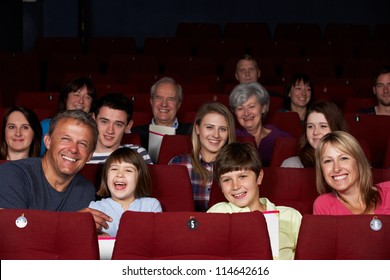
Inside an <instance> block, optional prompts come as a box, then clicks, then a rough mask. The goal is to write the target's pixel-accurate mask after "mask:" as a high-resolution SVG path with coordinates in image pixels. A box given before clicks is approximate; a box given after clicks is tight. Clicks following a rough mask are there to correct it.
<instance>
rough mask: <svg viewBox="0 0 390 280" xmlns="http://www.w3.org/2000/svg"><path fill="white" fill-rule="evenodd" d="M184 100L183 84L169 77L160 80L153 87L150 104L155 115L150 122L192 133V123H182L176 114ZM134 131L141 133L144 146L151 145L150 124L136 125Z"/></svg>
mask: <svg viewBox="0 0 390 280" xmlns="http://www.w3.org/2000/svg"><path fill="white" fill-rule="evenodd" d="M182 102H183V90H182V87H181V85H179V84H178V83H176V81H175V80H173V79H172V78H169V77H164V78H162V79H160V80H158V81H157V82H156V83H155V84H154V85H153V86H152V88H151V94H150V105H151V107H152V111H153V116H154V117H153V119H152V121H151V123H150V124H154V125H161V126H168V127H173V128H175V129H176V134H188V135H190V134H191V133H192V124H190V123H180V122H179V120H178V119H177V116H176V114H177V111H178V110H179V108H180V106H181V103H182ZM132 132H133V133H139V134H140V136H141V145H142V146H143V147H145V148H148V147H149V124H147V125H140V126H137V127H134V128H133V129H132Z"/></svg>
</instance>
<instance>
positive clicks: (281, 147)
mask: <svg viewBox="0 0 390 280" xmlns="http://www.w3.org/2000/svg"><path fill="white" fill-rule="evenodd" d="M298 153H299V145H298V140H297V138H288V137H279V138H277V139H276V141H275V144H274V150H273V152H272V159H271V163H270V166H271V167H280V166H281V165H282V163H283V161H284V160H286V159H288V158H289V157H294V156H297V155H298Z"/></svg>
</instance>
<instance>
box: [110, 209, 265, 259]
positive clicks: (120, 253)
mask: <svg viewBox="0 0 390 280" xmlns="http://www.w3.org/2000/svg"><path fill="white" fill-rule="evenodd" d="M120 225H121V226H120V227H119V230H118V234H117V236H116V242H115V246H114V251H113V255H112V259H114V260H132V259H133V260H134V259H136V260H145V259H155V260H157V259H160V260H161V259H170V260H179V259H181V260H222V259H234V260H245V259H246V260H248V259H256V260H261V259H268V260H271V259H272V253H271V246H270V240H269V236H268V230H267V225H266V221H265V219H264V216H263V214H262V213H260V212H258V211H255V212H248V213H235V214H221V213H203V212H177V213H146V212H130V211H126V212H125V213H124V214H123V215H122V218H121V221H120Z"/></svg>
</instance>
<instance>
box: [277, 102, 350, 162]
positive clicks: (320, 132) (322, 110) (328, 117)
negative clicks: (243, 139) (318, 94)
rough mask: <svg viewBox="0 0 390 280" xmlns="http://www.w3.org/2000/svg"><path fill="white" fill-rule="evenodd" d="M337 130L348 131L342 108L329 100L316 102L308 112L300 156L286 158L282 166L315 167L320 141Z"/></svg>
mask: <svg viewBox="0 0 390 280" xmlns="http://www.w3.org/2000/svg"><path fill="white" fill-rule="evenodd" d="M336 130H342V131H348V124H347V122H346V121H345V119H344V117H343V113H342V112H341V110H340V108H339V107H337V105H336V104H334V103H331V102H327V101H318V102H316V103H314V104H313V105H312V106H311V107H310V109H309V110H308V112H307V116H306V120H305V123H304V134H303V135H302V137H301V140H300V142H301V145H300V146H301V149H300V150H299V153H298V156H294V157H290V158H288V159H286V160H284V161H283V163H282V165H281V167H291V168H304V167H314V166H315V150H316V148H317V145H318V142H319V141H320V139H321V138H322V137H323V136H324V135H326V134H328V133H330V132H332V131H336Z"/></svg>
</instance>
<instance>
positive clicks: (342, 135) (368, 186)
mask: <svg viewBox="0 0 390 280" xmlns="http://www.w3.org/2000/svg"><path fill="white" fill-rule="evenodd" d="M316 182H317V191H318V193H319V194H320V196H319V197H318V198H317V199H316V200H315V202H314V210H313V212H314V214H319V215H352V214H390V181H387V182H383V183H379V184H375V185H374V184H373V179H372V172H371V167H370V164H369V162H368V160H367V158H366V156H365V154H364V151H363V149H362V148H361V146H360V144H359V142H358V141H357V140H356V139H355V138H354V137H353V136H352V135H350V134H349V133H347V132H343V131H335V132H331V133H329V134H327V135H325V136H324V137H323V138H322V139H321V141H320V143H319V144H318V146H317V149H316Z"/></svg>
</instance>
